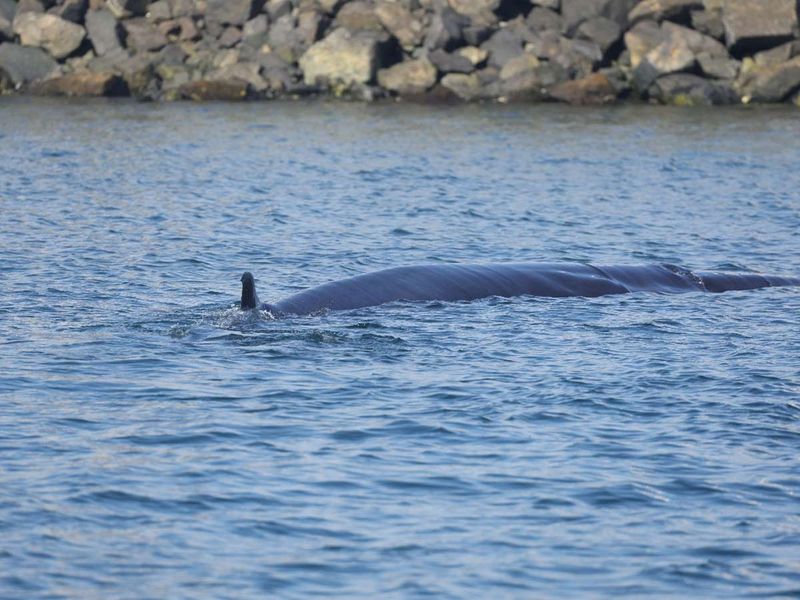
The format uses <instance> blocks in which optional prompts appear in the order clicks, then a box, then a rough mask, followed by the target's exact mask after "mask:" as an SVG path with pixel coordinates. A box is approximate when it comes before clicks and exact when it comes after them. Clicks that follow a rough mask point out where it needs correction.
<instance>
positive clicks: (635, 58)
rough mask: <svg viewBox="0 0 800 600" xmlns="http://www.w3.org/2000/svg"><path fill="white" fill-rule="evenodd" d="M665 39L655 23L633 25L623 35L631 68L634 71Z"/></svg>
mask: <svg viewBox="0 0 800 600" xmlns="http://www.w3.org/2000/svg"><path fill="white" fill-rule="evenodd" d="M665 38H666V34H665V33H664V32H663V31H662V29H661V27H659V26H658V23H656V22H655V21H641V22H639V23H637V24H636V25H634V26H633V27H632V28H631V29H630V31H627V32H626V33H625V35H624V39H625V47H626V48H627V49H628V56H629V60H630V63H631V67H633V68H634V69H635V68H636V67H638V66H639V64H640V63H641V62H642V60H644V57H645V56H647V53H648V52H650V51H651V50H652V49H653V48H656V47H657V46H658V45H659V44H661V43H662V42H663V41H664V39H665Z"/></svg>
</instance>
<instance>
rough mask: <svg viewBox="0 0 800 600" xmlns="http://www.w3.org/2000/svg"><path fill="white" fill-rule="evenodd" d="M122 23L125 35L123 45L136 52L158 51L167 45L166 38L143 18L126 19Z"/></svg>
mask: <svg viewBox="0 0 800 600" xmlns="http://www.w3.org/2000/svg"><path fill="white" fill-rule="evenodd" d="M122 23H123V27H124V29H125V33H126V36H125V44H126V46H127V47H128V48H130V49H132V50H135V51H136V52H148V51H152V50H158V49H159V48H163V47H164V46H166V45H167V41H168V40H167V36H165V35H164V34H163V33H161V32H160V31H159V30H158V27H156V26H155V25H154V24H153V23H151V22H150V21H148V20H147V19H145V18H144V17H139V18H134V19H126V20H125V21H123V22H122Z"/></svg>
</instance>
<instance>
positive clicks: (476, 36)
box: [451, 25, 494, 48]
mask: <svg viewBox="0 0 800 600" xmlns="http://www.w3.org/2000/svg"><path fill="white" fill-rule="evenodd" d="M492 33H494V29H493V28H491V27H486V26H485V25H468V26H467V27H464V28H462V29H461V36H462V37H463V41H464V42H466V43H467V44H469V45H470V46H480V45H481V44H482V43H483V42H485V41H486V40H488V39H489V37H490V36H491V35H492ZM459 43H460V41H459ZM451 48H452V46H451Z"/></svg>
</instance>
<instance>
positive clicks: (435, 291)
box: [240, 263, 800, 315]
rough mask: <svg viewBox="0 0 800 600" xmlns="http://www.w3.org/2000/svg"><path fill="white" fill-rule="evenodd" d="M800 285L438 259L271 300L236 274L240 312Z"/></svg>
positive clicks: (685, 273)
mask: <svg viewBox="0 0 800 600" xmlns="http://www.w3.org/2000/svg"><path fill="white" fill-rule="evenodd" d="M774 286H800V277H781V276H774V275H760V274H757V273H718V272H701V271H690V270H689V269H685V268H683V267H678V266H675V265H670V264H654V265H640V266H596V265H591V264H581V263H565V264H546V263H507V264H437V265H420V266H411V267H394V268H391V269H383V270H381V271H374V272H372V273H366V274H364V275H356V276H355V277H348V278H346V279H340V280H338V281H332V282H330V283H326V284H323V285H319V286H317V287H312V288H309V289H307V290H303V291H301V292H298V293H296V294H294V295H292V296H289V297H287V298H284V299H283V300H280V301H278V302H275V303H274V304H269V303H261V302H260V301H259V299H258V295H257V293H256V288H255V279H254V278H253V275H252V274H251V273H249V272H247V273H244V274H243V275H242V299H241V304H240V307H241V308H242V309H243V310H246V309H252V308H260V309H262V310H269V311H270V312H272V313H273V314H278V315H282V314H294V315H308V314H312V313H317V312H322V311H326V310H351V309H356V308H364V307H367V306H377V305H379V304H385V303H387V302H394V301H397V300H407V301H433V300H440V301H444V302H453V301H459V300H461V301H463V300H477V299H478V298H487V297H489V296H503V297H512V296H525V295H530V296H548V297H567V296H585V297H596V296H605V295H609V294H627V293H631V292H662V293H679V292H692V291H695V292H698V291H703V292H725V291H730V290H749V289H755V288H762V287H774Z"/></svg>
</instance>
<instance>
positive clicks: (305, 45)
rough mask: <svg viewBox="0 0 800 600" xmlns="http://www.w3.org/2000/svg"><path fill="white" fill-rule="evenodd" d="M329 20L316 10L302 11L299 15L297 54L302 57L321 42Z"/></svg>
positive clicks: (296, 35)
mask: <svg viewBox="0 0 800 600" xmlns="http://www.w3.org/2000/svg"><path fill="white" fill-rule="evenodd" d="M327 22H328V18H327V17H325V16H323V15H322V13H320V12H317V11H316V10H301V11H299V12H298V14H297V30H296V31H295V38H296V40H297V54H298V55H300V54H302V53H303V52H305V51H306V50H308V49H309V48H310V47H311V44H313V43H314V42H316V41H317V40H319V38H320V36H321V34H322V32H323V31H324V30H325V28H326V26H327Z"/></svg>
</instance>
